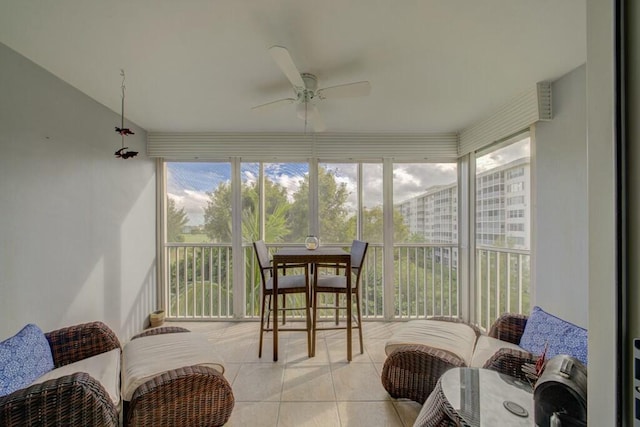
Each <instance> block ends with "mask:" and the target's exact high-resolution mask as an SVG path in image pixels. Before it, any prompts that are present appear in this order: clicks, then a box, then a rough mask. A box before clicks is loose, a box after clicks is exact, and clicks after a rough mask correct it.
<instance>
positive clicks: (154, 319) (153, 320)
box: [149, 310, 164, 328]
mask: <svg viewBox="0 0 640 427" xmlns="http://www.w3.org/2000/svg"><path fill="white" fill-rule="evenodd" d="M149 323H150V324H151V327H152V328H156V327H158V326H162V324H163V323H164V310H156V311H154V312H153V313H151V314H150V315H149Z"/></svg>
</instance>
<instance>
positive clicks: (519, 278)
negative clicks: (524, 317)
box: [518, 254, 523, 313]
mask: <svg viewBox="0 0 640 427" xmlns="http://www.w3.org/2000/svg"><path fill="white" fill-rule="evenodd" d="M522 257H523V255H522V254H518V313H522Z"/></svg>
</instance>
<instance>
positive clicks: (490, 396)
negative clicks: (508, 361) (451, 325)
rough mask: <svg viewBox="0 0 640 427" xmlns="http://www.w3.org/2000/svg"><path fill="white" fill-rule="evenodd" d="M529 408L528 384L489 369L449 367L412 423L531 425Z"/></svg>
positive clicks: (478, 426)
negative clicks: (445, 422) (442, 421)
mask: <svg viewBox="0 0 640 427" xmlns="http://www.w3.org/2000/svg"><path fill="white" fill-rule="evenodd" d="M533 411H534V402H533V390H532V388H531V386H530V385H529V384H527V383H524V382H522V381H521V380H519V379H517V378H513V377H510V376H508V375H504V374H501V373H499V372H496V371H492V370H489V369H478V368H453V369H450V370H448V371H447V372H445V373H444V374H443V375H442V376H441V377H440V379H439V380H438V384H437V385H436V388H435V389H434V391H433V392H432V393H431V395H429V398H428V399H427V401H426V402H425V404H424V406H423V408H422V411H420V414H419V415H418V418H417V419H416V423H415V424H414V427H416V426H423V425H434V424H433V423H434V422H437V421H436V420H440V421H441V420H446V419H449V420H451V421H453V422H459V423H461V424H462V425H465V426H471V427H497V426H509V427H518V426H526V427H531V426H532V425H534V412H533Z"/></svg>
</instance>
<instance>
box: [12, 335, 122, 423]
mask: <svg viewBox="0 0 640 427" xmlns="http://www.w3.org/2000/svg"><path fill="white" fill-rule="evenodd" d="M45 336H46V337H47V340H48V341H49V345H50V346H51V353H52V355H53V363H54V366H55V367H56V368H58V367H61V366H64V365H68V364H70V363H73V362H76V361H79V360H82V359H86V358H88V357H91V356H95V355H97V354H101V353H104V352H107V351H110V350H113V349H116V348H121V347H120V342H119V341H118V338H117V337H116V335H115V334H114V333H113V331H112V330H111V329H109V327H108V326H106V325H105V324H104V323H102V322H91V323H86V324H82V325H76V326H71V327H67V328H62V329H58V330H55V331H52V332H49V333H46V334H45ZM0 425H2V426H6V427H12V426H16V427H18V426H27V425H29V426H31V425H33V426H40V425H42V426H49V425H52V426H79V427H80V426H117V425H118V409H117V408H116V406H115V405H114V403H113V401H112V400H111V398H110V397H109V394H108V393H107V391H106V390H105V389H104V387H103V386H102V385H101V384H100V383H99V382H98V381H97V380H95V379H94V378H92V377H91V376H90V375H89V374H87V373H84V372H77V373H74V374H71V375H67V376H63V377H60V378H57V379H52V380H49V381H45V382H43V383H40V384H34V385H32V386H30V387H27V388H24V389H20V390H17V391H15V392H13V393H11V394H9V395H7V396H4V397H0Z"/></svg>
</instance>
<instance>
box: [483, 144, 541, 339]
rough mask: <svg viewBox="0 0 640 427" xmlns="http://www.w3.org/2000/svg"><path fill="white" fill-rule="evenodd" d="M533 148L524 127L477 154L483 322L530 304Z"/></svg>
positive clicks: (521, 310)
mask: <svg viewBox="0 0 640 427" xmlns="http://www.w3.org/2000/svg"><path fill="white" fill-rule="evenodd" d="M530 151H531V139H530V137H529V134H528V133H524V134H521V135H520V136H517V137H515V138H512V139H510V140H508V141H506V142H504V143H501V144H498V145H496V146H494V147H489V148H488V149H487V150H484V151H483V152H481V153H478V154H477V155H476V185H475V187H476V188H475V211H476V219H475V230H476V235H475V242H476V295H477V298H476V304H477V308H476V312H477V318H478V323H480V325H481V326H484V327H489V326H490V324H491V323H492V321H493V320H494V319H496V318H497V317H498V316H500V315H501V314H502V313H505V312H519V313H526V312H528V310H529V304H530V242H531V214H532V213H531V209H530V208H531V203H530V200H531V178H530V175H531V174H530V170H531V169H530V162H531V156H530Z"/></svg>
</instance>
